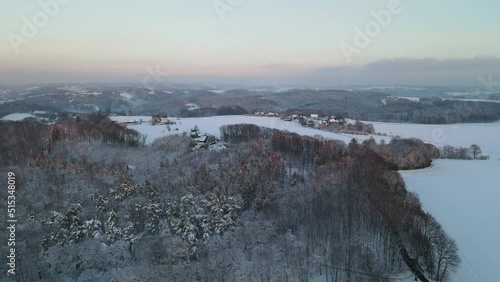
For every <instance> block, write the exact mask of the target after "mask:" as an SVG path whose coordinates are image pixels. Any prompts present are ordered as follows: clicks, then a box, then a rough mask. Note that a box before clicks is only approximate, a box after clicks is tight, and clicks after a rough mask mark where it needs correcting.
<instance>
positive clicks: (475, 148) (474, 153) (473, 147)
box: [470, 144, 482, 159]
mask: <svg viewBox="0 0 500 282" xmlns="http://www.w3.org/2000/svg"><path fill="white" fill-rule="evenodd" d="M470 151H471V153H472V158H473V159H477V158H478V157H479V156H480V155H481V153H482V151H481V147H479V145H477V144H472V145H471V146H470Z"/></svg>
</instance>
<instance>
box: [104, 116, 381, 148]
mask: <svg viewBox="0 0 500 282" xmlns="http://www.w3.org/2000/svg"><path fill="white" fill-rule="evenodd" d="M111 119H112V120H115V121H119V122H124V121H134V120H136V121H139V120H143V121H144V122H143V123H142V124H137V125H129V126H128V128H131V129H134V130H137V131H138V132H139V133H141V134H143V135H147V139H146V143H148V144H151V143H152V142H153V141H154V140H155V139H156V138H158V137H163V136H167V135H172V134H181V133H182V132H189V131H190V130H191V129H192V128H194V127H195V126H198V128H199V129H200V132H201V133H208V134H211V135H214V136H217V137H219V136H220V130H219V129H220V127H221V126H223V125H228V124H243V123H250V124H255V125H258V126H262V127H268V128H275V129H280V130H287V131H290V132H295V133H298V134H300V135H307V136H315V135H319V136H322V137H323V138H327V139H336V140H342V141H344V142H346V143H349V142H350V141H351V139H352V138H355V139H357V140H359V141H363V140H365V139H368V138H370V137H373V138H375V140H377V141H380V140H381V139H388V138H386V137H380V136H369V135H349V134H336V133H332V132H327V131H323V130H319V129H314V128H308V127H303V126H301V125H300V124H299V123H297V122H290V121H284V120H281V119H279V118H275V117H256V116H213V117H202V118H170V119H171V120H172V121H174V122H176V124H174V125H169V127H170V131H168V128H167V126H166V125H157V126H151V125H150V124H149V123H148V121H149V120H150V119H151V117H149V116H115V117H111Z"/></svg>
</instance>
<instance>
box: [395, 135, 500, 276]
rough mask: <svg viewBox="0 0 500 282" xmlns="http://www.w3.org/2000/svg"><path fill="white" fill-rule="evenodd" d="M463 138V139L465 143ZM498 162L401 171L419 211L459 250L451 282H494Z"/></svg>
mask: <svg viewBox="0 0 500 282" xmlns="http://www.w3.org/2000/svg"><path fill="white" fill-rule="evenodd" d="M465 137H466V136H464V138H465ZM498 172H500V162H493V161H457V160H436V161H434V162H433V166H432V167H430V168H427V169H423V170H414V171H401V175H402V176H403V178H404V180H405V182H406V186H407V188H408V189H409V190H411V191H415V192H417V193H418V195H419V196H420V199H421V201H422V203H423V208H424V209H425V210H427V211H429V212H430V213H431V214H432V215H433V216H435V217H436V219H437V220H438V221H439V222H440V223H441V224H442V225H443V227H444V229H445V230H446V232H447V233H448V234H449V235H450V236H452V237H453V238H454V239H455V240H456V242H457V245H458V247H459V249H460V250H459V251H460V255H461V257H462V260H463V262H462V266H461V269H460V271H459V272H458V273H457V277H456V280H452V281H457V282H462V281H463V282H476V281H477V282H496V281H499V280H498V275H499V273H498V266H499V265H500V241H499V238H500V224H499V223H500V205H498V199H499V198H500V188H499V186H498V183H500V174H499V173H498Z"/></svg>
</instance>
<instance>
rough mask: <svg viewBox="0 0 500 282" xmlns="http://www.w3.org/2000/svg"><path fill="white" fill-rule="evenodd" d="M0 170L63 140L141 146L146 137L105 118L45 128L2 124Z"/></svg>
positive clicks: (35, 125) (43, 125)
mask: <svg viewBox="0 0 500 282" xmlns="http://www.w3.org/2000/svg"><path fill="white" fill-rule="evenodd" d="M0 132H2V134H1V135H0V156H1V158H0V166H9V165H17V164H24V163H26V162H27V161H29V160H33V159H34V158H36V157H37V156H38V155H39V154H40V153H44V152H47V151H50V150H51V148H52V146H53V145H54V143H56V142H58V141H62V140H78V141H96V142H104V143H113V144H126V145H129V146H138V145H140V144H142V143H143V141H144V140H143V137H142V136H140V135H139V133H138V132H136V131H134V130H130V129H127V128H125V127H122V126H120V125H118V124H116V123H115V122H113V121H111V120H110V119H109V118H108V117H106V116H102V115H94V116H84V117H78V118H76V119H75V120H73V121H68V122H65V123H58V124H53V125H45V124H39V123H30V122H0Z"/></svg>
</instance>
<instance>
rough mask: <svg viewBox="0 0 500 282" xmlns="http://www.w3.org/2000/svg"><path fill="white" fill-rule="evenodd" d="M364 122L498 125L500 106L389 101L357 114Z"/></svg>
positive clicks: (447, 101)
mask: <svg viewBox="0 0 500 282" xmlns="http://www.w3.org/2000/svg"><path fill="white" fill-rule="evenodd" d="M353 113H356V114H355V116H358V115H359V118H360V119H362V120H372V121H391V122H411V123H423V124H449V123H473V122H494V121H497V120H499V119H500V104H499V103H490V102H472V101H456V100H442V99H440V98H421V99H420V102H414V101H410V100H406V99H396V100H387V102H386V105H384V106H379V107H375V108H371V109H365V110H361V111H354V112H353Z"/></svg>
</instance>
